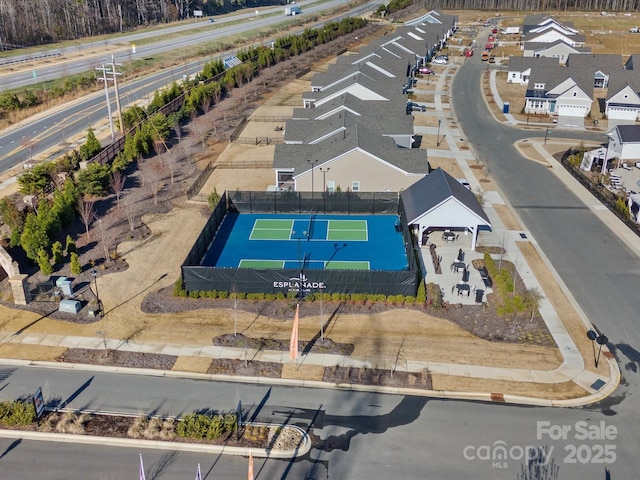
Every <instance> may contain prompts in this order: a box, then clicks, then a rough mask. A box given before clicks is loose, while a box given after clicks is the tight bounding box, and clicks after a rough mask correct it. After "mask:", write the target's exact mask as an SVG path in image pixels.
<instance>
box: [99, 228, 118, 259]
mask: <svg viewBox="0 0 640 480" xmlns="http://www.w3.org/2000/svg"><path fill="white" fill-rule="evenodd" d="M96 225H97V227H98V236H99V237H100V245H101V246H102V251H103V253H104V259H105V261H106V262H110V261H111V255H110V250H111V246H112V245H113V241H114V235H113V233H112V232H113V231H114V230H113V229H110V228H108V227H107V225H106V222H104V221H103V220H102V218H98V220H97V222H96Z"/></svg>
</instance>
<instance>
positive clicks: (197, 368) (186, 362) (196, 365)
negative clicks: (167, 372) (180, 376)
mask: <svg viewBox="0 0 640 480" xmlns="http://www.w3.org/2000/svg"><path fill="white" fill-rule="evenodd" d="M210 365H211V359H210V358H208V357H185V356H181V357H178V358H177V359H176V363H174V364H173V368H172V370H174V371H177V372H193V373H207V370H209V366H210Z"/></svg>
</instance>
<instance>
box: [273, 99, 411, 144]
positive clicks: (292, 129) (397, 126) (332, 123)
mask: <svg viewBox="0 0 640 480" xmlns="http://www.w3.org/2000/svg"><path fill="white" fill-rule="evenodd" d="M387 106H388V105H387ZM356 124H359V125H362V126H363V127H365V128H366V129H368V130H370V131H371V132H373V133H377V134H379V135H413V117H412V116H411V115H407V114H406V112H404V111H403V112H401V114H400V113H398V114H397V115H392V114H390V113H389V112H388V111H387V112H386V114H383V115H380V116H373V115H364V116H358V115H355V114H353V113H351V112H347V111H345V112H337V113H334V114H333V115H331V116H330V117H328V118H326V119H324V120H311V119H309V120H287V126H286V128H285V134H284V140H285V142H302V143H304V144H308V143H310V142H313V141H316V140H318V139H320V138H323V137H324V136H326V135H329V134H331V133H333V134H334V135H342V130H343V129H345V128H348V127H350V126H352V125H356Z"/></svg>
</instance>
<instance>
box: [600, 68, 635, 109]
mask: <svg viewBox="0 0 640 480" xmlns="http://www.w3.org/2000/svg"><path fill="white" fill-rule="evenodd" d="M605 114H606V115H607V119H609V120H610V121H611V120H623V121H631V122H633V121H636V120H640V76H639V75H638V72H634V71H633V70H622V71H619V72H616V73H614V74H612V75H611V78H610V81H609V88H608V89H607V97H606V99H605Z"/></svg>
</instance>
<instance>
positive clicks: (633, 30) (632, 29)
mask: <svg viewBox="0 0 640 480" xmlns="http://www.w3.org/2000/svg"><path fill="white" fill-rule="evenodd" d="M629 31H630V32H631V33H640V27H631V28H630V29H629Z"/></svg>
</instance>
